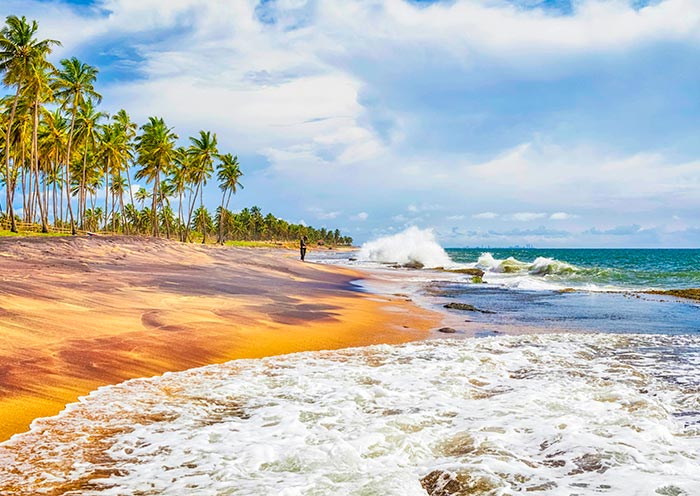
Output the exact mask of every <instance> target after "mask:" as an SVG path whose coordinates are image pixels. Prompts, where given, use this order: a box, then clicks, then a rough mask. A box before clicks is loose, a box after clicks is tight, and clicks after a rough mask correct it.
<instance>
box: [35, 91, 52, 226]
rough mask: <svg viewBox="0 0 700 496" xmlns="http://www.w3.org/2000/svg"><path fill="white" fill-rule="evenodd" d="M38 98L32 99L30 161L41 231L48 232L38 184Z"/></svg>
mask: <svg viewBox="0 0 700 496" xmlns="http://www.w3.org/2000/svg"><path fill="white" fill-rule="evenodd" d="M38 132H39V100H38V99H35V100H34V123H33V128H32V152H31V161H32V166H33V168H34V180H35V186H36V188H35V189H36V199H37V203H39V216H40V217H41V232H42V233H48V232H49V226H48V225H47V221H46V215H45V211H44V203H43V202H42V200H41V186H40V184H39V143H38V142H39V138H38Z"/></svg>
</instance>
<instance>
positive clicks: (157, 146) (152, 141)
mask: <svg viewBox="0 0 700 496" xmlns="http://www.w3.org/2000/svg"><path fill="white" fill-rule="evenodd" d="M176 139H177V135H176V134H175V133H173V130H172V128H169V127H168V126H167V125H166V124H165V121H164V120H163V119H162V118H160V117H149V118H148V122H147V123H146V124H144V125H143V126H141V135H139V136H137V137H136V151H137V152H138V162H139V164H141V169H139V170H138V171H137V172H136V176H134V177H135V178H136V179H146V181H147V182H153V203H152V207H151V215H152V216H153V218H152V226H151V227H152V228H153V235H154V236H156V237H157V236H158V200H159V199H160V195H161V193H160V175H161V172H163V170H164V169H165V170H166V172H167V168H168V166H169V165H170V164H171V163H172V161H173V156H174V154H175V140H176Z"/></svg>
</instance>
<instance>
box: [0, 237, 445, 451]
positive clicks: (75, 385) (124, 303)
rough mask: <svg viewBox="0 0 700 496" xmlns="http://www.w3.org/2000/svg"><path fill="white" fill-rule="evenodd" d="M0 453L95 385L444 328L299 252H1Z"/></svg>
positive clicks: (352, 273)
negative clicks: (304, 259) (16, 437)
mask: <svg viewBox="0 0 700 496" xmlns="http://www.w3.org/2000/svg"><path fill="white" fill-rule="evenodd" d="M0 261H1V263H2V266H3V270H2V273H1V274H0V278H1V279H2V287H0V345H1V349H2V351H1V352H0V363H2V364H5V365H2V367H0V426H1V427H0V442H3V441H5V440H7V439H9V438H10V437H11V436H12V435H14V434H18V433H22V432H25V431H26V430H27V429H28V428H29V424H30V423H31V422H32V421H33V420H34V419H37V418H40V417H46V416H52V415H56V414H57V413H59V412H60V411H61V410H63V408H64V407H65V405H67V404H69V403H72V402H75V401H77V400H78V398H79V397H80V396H83V395H86V394H88V393H89V392H90V391H93V390H95V389H97V388H98V387H100V386H105V385H111V384H117V383H119V382H122V381H124V380H128V379H134V378H139V377H150V376H154V375H160V374H162V373H165V372H174V371H180V370H186V369H190V368H194V367H198V366H203V365H209V364H214V363H223V362H226V361H229V360H233V359H238V358H261V357H265V356H273V355H281V354H287V353H292V352H298V351H317V350H325V349H340V348H347V347H356V346H367V345H371V344H398V343H404V342H409V341H416V340H420V339H425V338H427V337H429V335H430V330H431V329H434V328H435V327H436V326H438V325H439V324H440V322H441V320H442V315H440V314H438V313H434V312H431V311H430V310H427V309H424V308H421V307H420V306H418V305H415V304H413V303H412V302H410V301H408V300H407V299H405V298H401V297H398V296H392V295H384V294H368V293H363V292H362V291H361V290H360V289H359V288H357V287H355V286H353V285H352V284H351V281H353V280H357V279H361V278H371V274H365V273H363V272H359V271H356V270H351V269H348V268H343V267H337V266H328V265H323V264H312V263H302V262H300V261H298V260H296V252H295V251H287V250H282V249H269V250H265V249H260V248H255V249H247V248H239V247H219V246H208V245H207V246H200V245H189V244H188V245H185V244H181V243H178V242H176V241H167V240H163V239H152V238H123V237H103V236H100V237H91V238H84V237H79V238H59V237H56V238H39V237H31V238H8V239H0Z"/></svg>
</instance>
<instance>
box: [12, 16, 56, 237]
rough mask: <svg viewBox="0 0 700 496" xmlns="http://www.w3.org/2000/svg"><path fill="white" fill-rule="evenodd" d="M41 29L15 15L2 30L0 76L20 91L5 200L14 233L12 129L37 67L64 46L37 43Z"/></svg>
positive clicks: (51, 43)
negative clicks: (19, 105)
mask: <svg viewBox="0 0 700 496" xmlns="http://www.w3.org/2000/svg"><path fill="white" fill-rule="evenodd" d="M38 30H39V25H38V23H37V22H36V21H32V22H31V23H29V22H27V19H26V17H24V16H22V18H19V17H17V16H14V15H11V16H8V17H7V18H6V19H5V26H4V27H3V28H2V30H0V73H4V77H3V83H5V85H7V86H10V87H12V86H14V87H15V88H16V89H15V97H14V100H13V103H12V110H11V111H10V118H9V120H8V122H7V127H6V129H7V131H6V133H5V177H6V178H7V179H10V180H9V181H7V184H6V187H5V191H6V195H5V196H6V198H5V200H6V202H7V213H8V215H9V217H10V222H11V226H10V230H11V231H12V232H17V225H16V223H15V217H14V209H13V206H12V202H13V199H14V198H13V197H14V183H13V181H12V180H11V178H12V175H11V174H10V134H11V132H10V130H11V129H12V124H13V121H14V118H15V112H16V110H17V103H18V102H19V98H20V93H21V92H22V87H23V85H24V83H25V82H26V78H27V76H28V74H30V73H31V72H32V71H33V70H34V68H35V67H36V66H37V65H41V64H42V63H44V62H45V61H46V57H47V56H48V54H49V53H51V48H52V46H53V45H60V43H59V42H58V41H56V40H50V39H47V40H37V39H36V38H35V35H36V33H37V31H38Z"/></svg>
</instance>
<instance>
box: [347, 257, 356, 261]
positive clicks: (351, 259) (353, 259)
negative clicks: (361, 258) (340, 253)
mask: <svg viewBox="0 0 700 496" xmlns="http://www.w3.org/2000/svg"><path fill="white" fill-rule="evenodd" d="M348 260H350V261H351V262H357V258H355V257H350V258H348Z"/></svg>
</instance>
